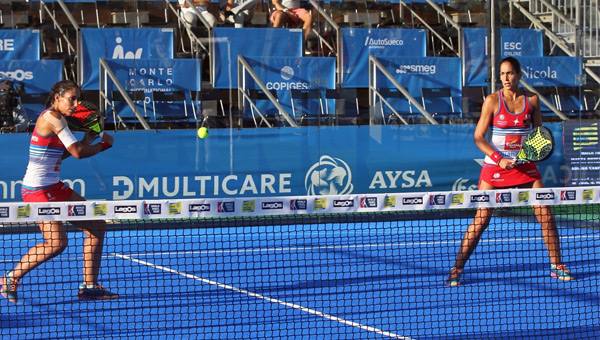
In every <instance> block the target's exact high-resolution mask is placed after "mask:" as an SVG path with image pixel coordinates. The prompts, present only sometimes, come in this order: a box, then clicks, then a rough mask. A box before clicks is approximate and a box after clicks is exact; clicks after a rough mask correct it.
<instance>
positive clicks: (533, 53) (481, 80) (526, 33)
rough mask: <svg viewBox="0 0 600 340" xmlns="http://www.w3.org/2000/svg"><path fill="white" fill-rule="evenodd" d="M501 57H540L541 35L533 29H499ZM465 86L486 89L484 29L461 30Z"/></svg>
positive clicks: (542, 46) (485, 40) (486, 70)
mask: <svg viewBox="0 0 600 340" xmlns="http://www.w3.org/2000/svg"><path fill="white" fill-rule="evenodd" d="M501 41H502V46H501V47H502V48H501V53H502V58H505V57H510V56H512V57H515V58H517V59H519V60H520V59H521V57H542V56H543V49H544V44H543V32H542V31H541V30H534V29H517V28H502V30H501ZM463 42H464V46H465V51H464V60H465V64H464V65H465V86H487V85H488V81H486V80H487V79H488V78H489V75H488V63H487V29H486V28H464V29H463Z"/></svg>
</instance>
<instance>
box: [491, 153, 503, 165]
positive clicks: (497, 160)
mask: <svg viewBox="0 0 600 340" xmlns="http://www.w3.org/2000/svg"><path fill="white" fill-rule="evenodd" d="M490 158H491V159H492V161H494V163H496V165H500V161H501V160H502V158H503V157H502V155H500V153H499V152H498V151H494V153H492V154H491V155H490Z"/></svg>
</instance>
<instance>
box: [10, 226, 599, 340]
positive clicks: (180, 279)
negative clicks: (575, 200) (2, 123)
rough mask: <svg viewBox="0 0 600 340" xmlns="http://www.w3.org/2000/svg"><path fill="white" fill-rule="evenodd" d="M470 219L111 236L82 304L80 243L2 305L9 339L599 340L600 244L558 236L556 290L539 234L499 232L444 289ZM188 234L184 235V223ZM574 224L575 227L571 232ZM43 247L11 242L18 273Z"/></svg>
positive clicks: (583, 231) (592, 236)
mask: <svg viewBox="0 0 600 340" xmlns="http://www.w3.org/2000/svg"><path fill="white" fill-rule="evenodd" d="M469 222H470V219H466V218H458V219H439V220H402V221H385V222H360V223H346V222H344V223H319V224H302V225H280V226H269V227H264V226H263V227H253V226H249V227H224V228H175V229H169V228H164V226H165V225H168V222H164V221H163V222H161V224H158V225H154V224H153V223H150V222H148V223H147V224H145V225H144V226H143V230H142V229H139V228H136V227H132V228H122V226H121V225H119V224H111V225H110V226H109V232H108V233H107V237H106V242H105V249H104V260H103V266H102V269H101V277H100V283H101V284H102V285H104V286H105V287H106V288H107V289H109V290H111V291H113V292H116V293H118V294H119V295H120V297H119V299H117V300H106V301H79V300H78V299H77V297H76V294H77V286H78V284H79V283H81V278H82V275H81V273H82V254H81V251H82V247H81V244H82V242H83V234H81V233H79V232H71V233H69V237H70V245H69V248H68V249H67V250H66V251H65V252H64V253H63V254H62V255H60V256H59V257H57V258H55V259H53V260H51V261H50V262H47V263H45V264H43V265H42V266H40V267H38V268H37V269H35V270H34V271H33V272H31V273H30V274H29V275H28V276H27V277H25V278H23V279H22V280H21V285H20V286H19V292H18V293H19V304H17V305H15V304H12V303H10V302H8V301H7V300H5V299H2V300H1V301H0V312H1V313H0V324H1V333H2V338H4V339H92V338H93V339H491V338H495V339H593V338H599V337H600V326H599V324H598V319H599V317H600V298H599V291H600V289H599V283H600V269H599V266H598V264H599V263H600V254H599V250H600V232H599V230H598V229H594V228H579V227H572V226H569V227H567V226H565V225H564V224H563V225H560V223H559V230H560V234H561V247H562V251H563V258H564V260H565V262H566V263H567V265H568V267H569V269H570V270H571V272H572V273H573V274H574V275H575V278H576V279H575V280H574V281H570V282H563V281H560V280H557V279H555V278H552V277H550V271H549V267H550V262H549V259H548V254H547V251H546V248H545V245H544V242H543V239H542V237H541V231H540V227H539V225H538V224H537V223H530V222H524V221H518V220H516V221H515V220H511V219H501V218H494V219H493V220H492V225H491V226H490V227H489V229H488V230H487V231H486V233H485V234H484V236H483V238H482V241H481V243H480V244H479V247H478V248H477V249H476V251H475V253H474V255H473V256H472V257H471V260H470V262H468V263H467V266H466V268H465V271H464V274H463V284H462V285H460V286H458V287H447V286H445V284H444V280H445V278H446V276H447V275H448V272H449V268H450V267H451V266H452V264H453V262H454V258H455V256H456V252H457V251H458V246H459V244H460V241H461V239H462V236H463V233H464V231H465V230H466V226H467V225H468V223H469ZM180 224H181V223H180ZM570 224H572V223H570ZM40 241H41V236H40V235H39V234H35V233H31V234H24V233H20V234H8V233H7V234H5V235H3V237H2V242H1V245H2V249H3V250H2V251H3V254H2V257H1V260H2V262H1V265H2V267H3V268H2V269H3V270H7V269H12V267H13V266H14V265H15V263H16V261H18V260H19V259H20V257H21V256H22V255H23V254H24V253H25V252H26V251H27V249H28V248H29V247H30V246H32V245H33V244H35V243H36V242H40Z"/></svg>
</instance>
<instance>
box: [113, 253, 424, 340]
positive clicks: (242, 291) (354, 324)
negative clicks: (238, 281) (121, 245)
mask: <svg viewBox="0 0 600 340" xmlns="http://www.w3.org/2000/svg"><path fill="white" fill-rule="evenodd" d="M111 255H113V256H116V257H119V258H122V259H126V260H129V261H132V262H136V263H139V264H142V265H145V266H148V267H152V268H156V269H159V270H163V271H166V272H169V273H173V274H177V275H180V276H183V277H185V278H188V279H193V280H196V281H200V282H203V283H206V284H209V285H214V286H217V287H219V288H223V289H228V290H231V291H233V292H236V293H240V294H244V295H248V296H250V297H253V298H257V299H261V300H265V301H267V302H272V303H278V304H280V305H282V306H286V307H290V308H295V309H298V310H301V311H303V312H306V313H309V314H313V315H316V316H319V317H322V318H324V319H327V320H331V321H335V322H339V323H342V324H345V325H348V326H352V327H357V328H360V329H363V330H366V331H368V332H373V333H377V334H380V335H383V336H387V337H390V338H394V339H404V340H414V339H412V338H409V337H406V336H402V335H399V334H395V333H391V332H387V331H384V330H382V329H379V328H375V327H371V326H367V325H363V324H360V323H358V322H354V321H350V320H346V319H342V318H339V317H337V316H334V315H331V314H327V313H323V312H320V311H318V310H315V309H312V308H308V307H304V306H301V305H298V304H295V303H291V302H286V301H283V300H279V299H274V298H271V297H268V296H265V295H261V294H258V293H254V292H251V291H249V290H246V289H241V288H237V287H234V286H230V285H227V284H224V283H220V282H217V281H213V280H209V279H205V278H202V277H199V276H196V275H192V274H188V273H185V272H181V271H178V270H174V269H171V268H168V267H163V266H159V265H156V264H154V263H151V262H148V261H143V260H138V259H135V258H133V257H130V256H127V255H123V254H117V253H112V254H111Z"/></svg>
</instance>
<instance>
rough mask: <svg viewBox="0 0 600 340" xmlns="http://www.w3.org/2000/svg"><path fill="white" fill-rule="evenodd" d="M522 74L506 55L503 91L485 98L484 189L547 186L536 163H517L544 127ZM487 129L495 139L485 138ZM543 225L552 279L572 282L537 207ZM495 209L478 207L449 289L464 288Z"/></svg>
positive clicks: (481, 124) (553, 231) (554, 233)
mask: <svg viewBox="0 0 600 340" xmlns="http://www.w3.org/2000/svg"><path fill="white" fill-rule="evenodd" d="M522 76H523V74H522V73H521V65H520V63H519V61H518V60H517V59H515V58H513V57H508V58H505V59H503V60H502V62H501V63H500V79H501V81H502V89H500V90H499V91H498V92H496V93H492V94H490V95H489V96H487V97H486V99H485V101H484V103H483V107H482V109H481V116H480V118H479V121H478V123H477V127H476V128H475V133H474V139H475V145H477V147H479V149H480V150H481V151H482V152H483V153H484V154H485V155H486V157H485V160H484V164H483V167H482V169H481V175H480V179H479V189H480V190H493V189H502V188H515V187H519V188H543V187H544V183H543V181H542V176H541V175H540V172H539V171H538V168H537V166H536V165H535V164H534V163H525V164H518V163H517V162H516V161H515V159H516V156H517V153H518V152H519V150H520V149H521V142H522V140H523V139H524V138H525V136H526V135H527V133H528V132H529V130H530V129H531V128H532V127H537V126H541V125H542V116H541V113H540V102H539V98H538V96H537V95H536V94H533V93H528V92H526V91H525V90H524V89H522V88H519V81H520V80H521V77H522ZM488 128H491V132H492V137H491V140H490V141H487V140H486V134H487V132H488ZM532 208H533V211H534V213H535V215H536V217H537V219H538V221H539V222H540V224H541V226H542V235H543V237H544V242H545V243H546V247H547V248H548V253H549V255H550V262H551V266H550V275H551V276H552V277H555V278H558V279H560V280H565V281H569V280H572V279H573V276H572V275H571V273H570V272H569V271H568V270H567V269H566V267H565V265H564V264H563V262H562V259H561V254H560V245H559V239H558V229H557V228H556V223H555V221H554V217H553V216H552V211H551V209H550V207H547V206H533V207H532ZM492 213H493V209H492V208H478V209H477V212H476V215H475V218H474V219H473V222H472V223H471V224H470V225H469V228H468V229H467V232H466V233H465V235H464V238H463V240H462V243H461V246H460V249H459V252H458V255H457V257H456V262H455V263H454V266H453V267H452V269H451V272H450V275H449V276H448V278H447V279H446V284H447V285H449V286H458V285H460V284H461V274H462V272H463V268H464V267H465V264H466V263H467V261H468V260H469V257H470V256H471V254H472V253H473V251H474V250H475V248H476V247H477V244H478V243H479V239H480V238H481V235H482V234H483V232H484V231H485V229H486V228H487V227H488V225H489V223H490V219H491V218H492Z"/></svg>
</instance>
